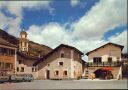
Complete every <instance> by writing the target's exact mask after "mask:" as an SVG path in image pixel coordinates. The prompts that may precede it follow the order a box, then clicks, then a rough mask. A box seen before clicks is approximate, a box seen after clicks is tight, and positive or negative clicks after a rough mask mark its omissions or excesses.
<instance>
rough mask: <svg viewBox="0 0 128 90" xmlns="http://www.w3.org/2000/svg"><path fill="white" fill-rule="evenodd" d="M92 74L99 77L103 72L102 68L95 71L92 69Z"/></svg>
mask: <svg viewBox="0 0 128 90" xmlns="http://www.w3.org/2000/svg"><path fill="white" fill-rule="evenodd" d="M94 74H95V78H101V77H102V74H103V70H102V69H97V70H96V71H94Z"/></svg>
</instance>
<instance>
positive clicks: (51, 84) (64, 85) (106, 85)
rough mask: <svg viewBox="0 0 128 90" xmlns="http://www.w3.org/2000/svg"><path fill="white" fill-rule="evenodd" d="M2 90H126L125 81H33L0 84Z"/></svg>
mask: <svg viewBox="0 0 128 90" xmlns="http://www.w3.org/2000/svg"><path fill="white" fill-rule="evenodd" d="M3 89H9V90H11V89H12V90H15V89H127V80H126V79H125V80H110V81H104V80H100V81H99V80H95V81H94V80H93V81H92V80H85V79H83V80H60V81H58V80H35V81H33V82H21V83H11V84H9V83H4V84H0V90H3Z"/></svg>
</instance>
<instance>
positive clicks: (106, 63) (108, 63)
mask: <svg viewBox="0 0 128 90" xmlns="http://www.w3.org/2000/svg"><path fill="white" fill-rule="evenodd" d="M85 65H86V67H106V66H109V67H120V66H121V65H122V62H111V63H110V62H100V63H94V62H88V63H86V64H85Z"/></svg>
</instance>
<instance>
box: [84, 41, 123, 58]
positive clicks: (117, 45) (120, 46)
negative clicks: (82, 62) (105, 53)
mask: <svg viewBox="0 0 128 90" xmlns="http://www.w3.org/2000/svg"><path fill="white" fill-rule="evenodd" d="M107 45H114V46H116V47H119V48H121V50H123V48H124V46H122V45H119V44H115V43H110V42H109V43H107V44H105V45H103V46H101V47H99V48H96V49H94V50H92V51H90V52H87V53H86V55H87V56H88V55H89V54H90V53H91V52H93V51H96V50H98V49H100V48H102V47H105V46H107Z"/></svg>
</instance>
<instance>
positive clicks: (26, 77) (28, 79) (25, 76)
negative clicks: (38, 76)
mask: <svg viewBox="0 0 128 90" xmlns="http://www.w3.org/2000/svg"><path fill="white" fill-rule="evenodd" d="M22 76H23V79H24V81H26V82H31V81H33V80H34V77H33V75H32V74H22Z"/></svg>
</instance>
